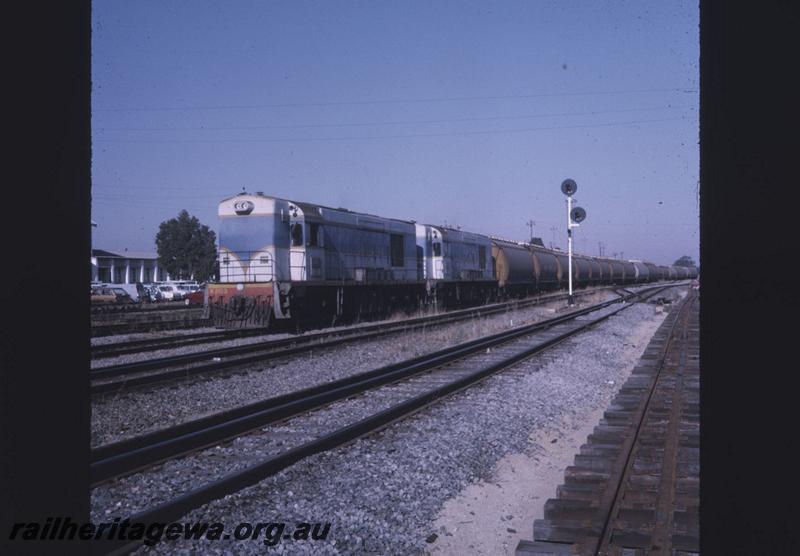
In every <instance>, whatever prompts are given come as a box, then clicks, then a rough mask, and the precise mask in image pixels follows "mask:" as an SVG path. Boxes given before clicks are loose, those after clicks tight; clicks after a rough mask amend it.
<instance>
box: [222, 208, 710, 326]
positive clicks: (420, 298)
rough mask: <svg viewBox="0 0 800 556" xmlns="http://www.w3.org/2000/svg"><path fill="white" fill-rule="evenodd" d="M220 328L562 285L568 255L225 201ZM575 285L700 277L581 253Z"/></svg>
mask: <svg viewBox="0 0 800 556" xmlns="http://www.w3.org/2000/svg"><path fill="white" fill-rule="evenodd" d="M219 218H220V227H219V271H220V274H219V282H216V283H212V284H210V285H209V289H208V301H209V305H210V307H211V314H212V317H213V318H214V320H215V321H216V322H217V323H218V324H223V325H224V324H234V323H236V324H261V325H265V324H269V323H270V322H271V321H272V320H274V319H279V320H287V319H291V320H295V321H297V322H300V321H303V322H313V323H322V324H324V323H327V324H331V323H333V322H336V321H337V320H340V319H352V318H360V317H374V316H386V315H389V314H391V312H392V311H397V310H408V309H410V308H418V307H422V306H434V307H450V306H463V305H475V304H479V303H486V302H488V301H490V300H493V299H498V298H504V297H508V296H515V295H528V294H531V293H536V292H540V291H546V290H552V289H558V288H561V287H564V286H565V283H566V280H567V272H568V269H567V264H568V263H567V256H566V254H565V253H563V252H560V251H557V250H550V249H546V248H545V247H544V246H542V245H535V244H530V243H523V242H515V241H509V240H502V239H499V238H494V237H489V236H484V235H481V234H474V233H469V232H466V231H462V230H456V229H452V228H448V227H445V226H434V225H428V224H418V223H416V222H414V221H410V220H398V219H394V218H384V217H380V216H375V215H371V214H362V213H357V212H352V211H350V210H347V209H343V208H330V207H325V206H321V205H315V204H311V203H304V202H297V201H290V200H286V199H280V198H277V197H270V196H268V195H264V194H263V193H256V194H248V193H240V194H238V195H236V196H234V197H230V198H228V199H225V200H223V201H222V202H221V203H220V205H219ZM572 262H573V279H574V283H575V285H576V286H577V287H585V286H587V285H598V284H633V283H640V282H652V281H656V280H662V279H663V280H669V279H682V278H694V277H696V276H697V270H696V269H684V270H680V269H677V268H673V267H669V268H668V267H657V266H656V265H653V264H651V263H643V262H640V261H619V260H608V259H597V258H593V257H585V256H576V257H573V261H572Z"/></svg>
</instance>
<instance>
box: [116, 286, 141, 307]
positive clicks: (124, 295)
mask: <svg viewBox="0 0 800 556" xmlns="http://www.w3.org/2000/svg"><path fill="white" fill-rule="evenodd" d="M111 291H112V292H113V293H114V295H115V296H116V298H117V300H116V303H118V304H128V303H136V300H134V299H133V297H131V294H129V293H128V292H126V291H125V290H124V289H122V288H111Z"/></svg>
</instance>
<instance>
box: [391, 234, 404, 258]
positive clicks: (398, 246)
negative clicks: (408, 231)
mask: <svg viewBox="0 0 800 556" xmlns="http://www.w3.org/2000/svg"><path fill="white" fill-rule="evenodd" d="M389 237H390V238H391V251H392V252H391V255H392V266H403V259H404V258H405V257H404V256H403V236H402V235H400V234H392V235H391V236H389Z"/></svg>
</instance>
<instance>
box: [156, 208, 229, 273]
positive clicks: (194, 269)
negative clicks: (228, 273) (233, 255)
mask: <svg viewBox="0 0 800 556" xmlns="http://www.w3.org/2000/svg"><path fill="white" fill-rule="evenodd" d="M216 241H217V235H216V234H215V233H214V231H213V230H211V229H209V227H208V226H206V225H204V224H201V223H200V221H199V220H198V219H197V218H196V217H194V216H189V213H188V212H187V211H186V210H182V211H181V212H180V214H178V217H177V218H171V219H169V220H165V221H164V222H162V223H161V225H159V227H158V233H157V234H156V247H157V249H158V264H159V265H161V266H162V267H163V268H166V269H167V272H168V273H169V275H170V276H171V277H172V278H174V279H178V280H187V279H192V278H193V279H195V280H199V281H203V280H208V279H209V278H211V277H212V276H213V275H214V269H215V263H216V260H217V246H216Z"/></svg>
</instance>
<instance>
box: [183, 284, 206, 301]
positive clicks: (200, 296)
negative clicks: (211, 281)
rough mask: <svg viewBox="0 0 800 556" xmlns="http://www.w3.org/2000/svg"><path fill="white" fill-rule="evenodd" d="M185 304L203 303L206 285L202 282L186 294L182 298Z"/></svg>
mask: <svg viewBox="0 0 800 556" xmlns="http://www.w3.org/2000/svg"><path fill="white" fill-rule="evenodd" d="M184 300H185V301H184V303H186V305H203V304H205V302H206V286H205V284H203V285H202V286H200V289H199V290H195V291H193V292H191V293H188V294H186V297H185V298H184Z"/></svg>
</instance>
